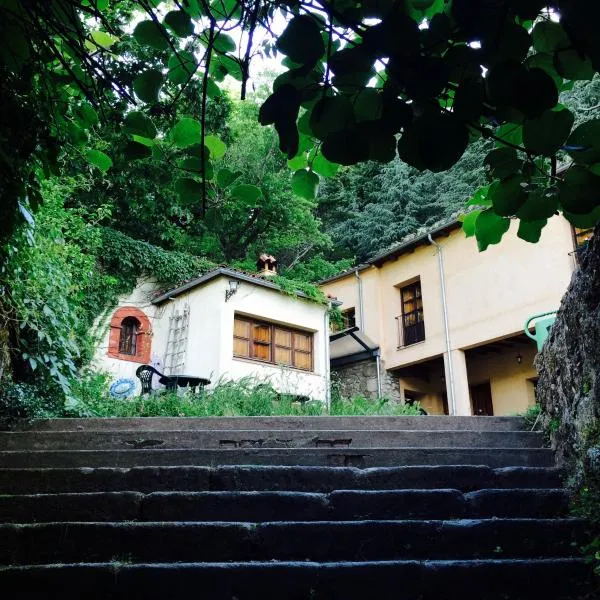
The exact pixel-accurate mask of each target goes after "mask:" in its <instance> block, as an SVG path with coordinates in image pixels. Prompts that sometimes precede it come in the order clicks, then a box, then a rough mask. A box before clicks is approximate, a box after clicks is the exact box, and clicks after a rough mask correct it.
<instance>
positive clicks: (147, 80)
mask: <svg viewBox="0 0 600 600" xmlns="http://www.w3.org/2000/svg"><path fill="white" fill-rule="evenodd" d="M164 80H165V78H164V76H163V74H162V73H161V72H160V71H158V70H157V69H148V70H147V71H144V72H143V73H142V74H141V75H138V76H137V77H136V78H135V79H134V80H133V91H134V92H135V93H136V96H137V97H138V98H139V99H140V100H142V101H143V102H146V103H148V104H156V102H158V93H159V91H160V86H161V85H162V84H163V82H164Z"/></svg>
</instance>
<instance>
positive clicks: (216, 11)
mask: <svg viewBox="0 0 600 600" xmlns="http://www.w3.org/2000/svg"><path fill="white" fill-rule="evenodd" d="M210 12H211V14H212V15H213V16H214V18H215V19H216V20H217V21H223V20H225V19H239V18H241V16H242V9H241V2H237V0H214V2H211V4H210Z"/></svg>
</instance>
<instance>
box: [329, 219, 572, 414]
mask: <svg viewBox="0 0 600 600" xmlns="http://www.w3.org/2000/svg"><path fill="white" fill-rule="evenodd" d="M517 227H518V223H517V222H514V223H513V224H512V226H511V228H510V230H509V231H508V232H507V233H506V234H505V236H504V238H503V240H502V242H501V243H500V244H498V245H494V246H490V247H489V248H488V249H487V250H486V251H485V252H478V250H477V245H476V242H475V240H474V238H466V237H465V235H464V233H463V232H462V230H461V227H460V223H458V222H456V221H452V222H449V223H447V224H445V225H443V226H440V227H437V228H436V229H434V230H432V231H430V232H426V233H424V234H421V235H415V236H413V237H411V238H410V239H406V240H404V241H402V242H401V243H399V244H398V245H397V246H395V247H393V248H392V249H391V250H389V251H387V252H384V253H382V254H380V255H379V256H376V257H375V258H374V259H372V260H370V261H368V262H367V263H366V264H363V265H360V266H359V267H357V268H356V269H354V270H350V271H348V272H345V273H342V274H340V275H338V276H334V277H331V278H329V279H327V280H324V281H323V282H322V283H321V288H322V290H323V291H324V292H325V293H327V294H329V295H331V296H333V297H335V298H337V299H338V300H340V301H341V302H342V306H341V308H342V310H343V311H345V314H346V318H347V324H346V325H347V326H348V327H350V329H346V330H345V331H341V332H336V333H334V334H333V335H332V342H331V346H330V353H331V358H332V362H331V366H332V370H333V371H335V372H337V375H338V378H339V379H340V380H341V386H342V389H343V391H345V392H346V393H363V394H364V393H367V394H370V395H371V396H372V397H375V396H377V395H378V394H379V395H384V396H392V397H397V398H400V399H404V400H406V401H409V402H411V401H414V400H418V401H419V402H420V403H421V406H422V407H423V408H424V409H425V410H426V411H427V412H428V413H429V414H444V413H449V414H457V415H470V414H480V415H489V414H494V415H510V414H514V413H516V412H519V411H523V410H525V409H526V408H527V407H528V406H530V405H531V404H532V403H533V402H534V391H535V389H534V388H535V383H536V377H537V375H536V372H535V370H534V368H533V359H534V357H535V354H536V351H537V350H536V346H535V343H533V342H532V341H531V340H530V339H529V338H527V337H526V336H525V335H524V334H523V326H524V322H525V320H526V319H527V318H528V317H530V316H531V315H534V314H537V313H544V312H547V311H551V310H555V309H557V308H558V306H559V303H560V300H561V297H562V296H563V294H564V292H565V291H566V288H567V285H568V283H569V280H570V279H571V275H572V273H573V271H574V269H575V268H576V256H575V253H574V247H575V245H574V236H573V232H572V229H571V226H570V225H569V224H568V222H567V221H566V220H564V219H563V218H559V217H555V218H552V219H550V221H549V222H548V225H547V226H546V228H545V229H544V230H543V232H542V237H541V239H540V241H539V242H538V243H537V244H530V243H527V242H525V241H523V240H521V239H519V238H518V237H517V235H516V232H517ZM352 326H356V328H358V329H355V328H353V327H352ZM353 329H354V330H353ZM348 333H350V335H348ZM360 386H362V388H363V389H359V387H360Z"/></svg>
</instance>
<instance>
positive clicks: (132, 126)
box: [125, 111, 157, 140]
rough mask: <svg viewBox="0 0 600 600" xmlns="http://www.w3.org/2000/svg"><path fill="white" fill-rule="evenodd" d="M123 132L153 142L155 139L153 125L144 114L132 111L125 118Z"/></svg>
mask: <svg viewBox="0 0 600 600" xmlns="http://www.w3.org/2000/svg"><path fill="white" fill-rule="evenodd" d="M125 131H126V132H127V133H131V134H132V135H140V136H142V137H145V138H150V139H151V140H153V139H154V138H155V137H156V133H157V131H156V127H154V123H152V121H151V120H150V117H147V116H146V115H145V114H144V113H142V112H139V111H133V112H130V113H127V115H126V116H125Z"/></svg>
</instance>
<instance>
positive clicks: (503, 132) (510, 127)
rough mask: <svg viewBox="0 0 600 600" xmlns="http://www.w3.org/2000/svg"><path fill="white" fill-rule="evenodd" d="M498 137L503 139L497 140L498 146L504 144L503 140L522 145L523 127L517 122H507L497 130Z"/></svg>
mask: <svg viewBox="0 0 600 600" xmlns="http://www.w3.org/2000/svg"><path fill="white" fill-rule="evenodd" d="M496 137H497V138H500V140H502V141H497V142H496V146H503V144H502V142H506V143H507V144H514V145H515V146H520V145H521V144H522V143H523V128H522V127H521V125H517V124H515V123H506V124H505V125H502V126H501V127H498V129H497V130H496Z"/></svg>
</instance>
